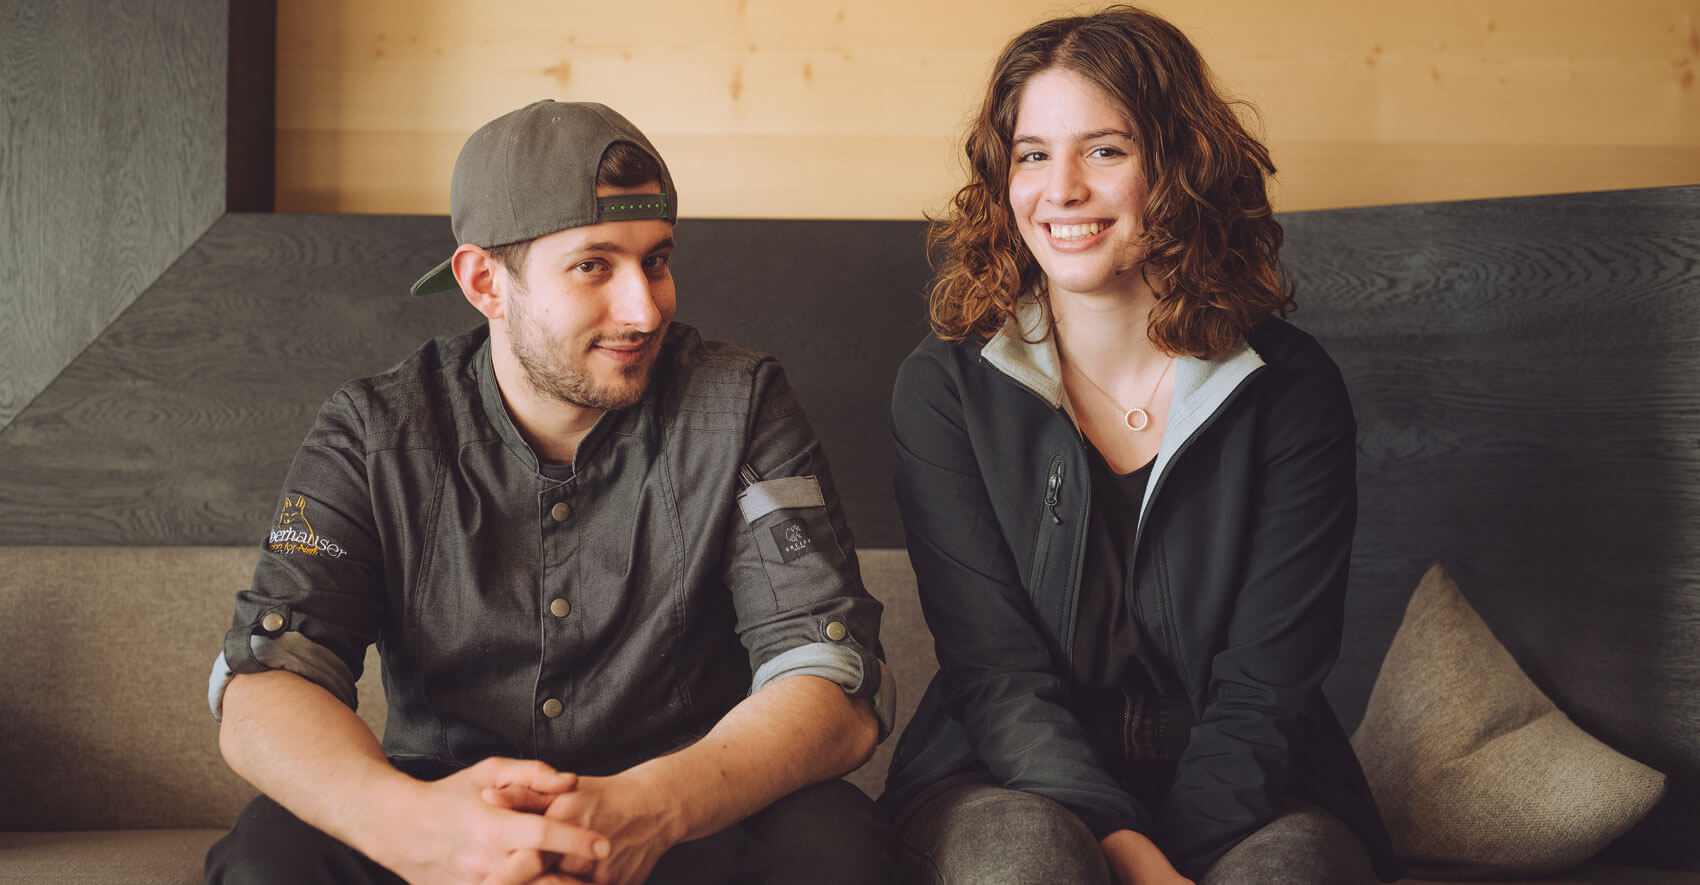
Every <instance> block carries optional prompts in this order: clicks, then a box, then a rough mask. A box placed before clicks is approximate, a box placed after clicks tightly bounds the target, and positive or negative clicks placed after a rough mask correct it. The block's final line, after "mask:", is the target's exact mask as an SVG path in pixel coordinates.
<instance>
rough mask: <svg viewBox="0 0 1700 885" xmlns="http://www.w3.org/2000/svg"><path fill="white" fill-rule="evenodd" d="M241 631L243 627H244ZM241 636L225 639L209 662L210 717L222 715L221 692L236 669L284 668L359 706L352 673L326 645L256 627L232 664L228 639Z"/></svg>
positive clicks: (352, 705) (339, 698)
mask: <svg viewBox="0 0 1700 885" xmlns="http://www.w3.org/2000/svg"><path fill="white" fill-rule="evenodd" d="M244 632H245V631H244ZM241 638H242V637H241V636H239V635H233V636H231V637H228V638H227V639H226V644H225V651H224V652H222V653H220V654H219V656H218V660H216V661H214V662H213V668H212V675H211V676H210V677H209V678H208V680H207V705H208V706H209V707H211V708H212V715H213V719H215V720H219V721H222V720H223V717H224V692H225V689H226V688H228V687H229V685H230V680H231V679H233V678H235V677H236V674H238V673H260V672H263V671H266V670H288V671H289V672H291V673H294V674H295V675H297V676H300V677H301V678H303V679H306V680H308V681H309V682H313V683H315V684H317V685H319V686H320V687H321V688H323V689H325V690H326V691H328V692H330V693H331V695H332V696H334V697H335V698H336V699H337V700H339V701H341V702H343V704H345V705H347V706H348V708H349V709H350V710H353V709H355V708H357V707H358V706H359V695H358V694H356V692H355V688H354V674H353V673H351V672H349V669H348V666H347V665H346V664H344V663H343V662H342V659H341V658H339V657H337V656H336V655H335V654H334V653H333V652H332V651H331V650H330V649H328V648H325V647H324V646H322V645H320V644H318V643H316V642H314V641H313V640H311V639H308V638H307V637H306V636H303V635H301V634H300V633H280V634H278V635H276V636H269V635H267V634H265V633H262V632H260V631H253V632H251V633H249V634H248V635H247V637H246V638H247V640H248V641H247V648H246V649H243V650H245V651H247V652H248V654H247V655H244V656H240V657H239V658H238V660H237V662H236V664H235V665H234V666H233V665H232V664H231V661H230V642H231V641H232V640H234V641H237V642H240V640H241Z"/></svg>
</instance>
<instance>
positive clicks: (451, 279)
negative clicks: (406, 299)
mask: <svg viewBox="0 0 1700 885" xmlns="http://www.w3.org/2000/svg"><path fill="white" fill-rule="evenodd" d="M453 264H454V258H453V257H452V256H451V257H449V258H446V259H444V260H443V263H442V264H439V265H437V266H436V267H433V268H431V271H430V273H427V274H425V275H424V276H422V277H420V278H419V279H418V280H417V281H415V282H414V284H413V286H412V287H411V288H410V289H409V291H411V292H412V293H413V294H415V295H435V294H437V293H438V292H447V291H449V290H450V289H458V288H460V283H458V282H456V281H455V270H454V267H453Z"/></svg>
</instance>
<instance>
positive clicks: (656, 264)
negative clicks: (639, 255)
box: [643, 255, 673, 270]
mask: <svg viewBox="0 0 1700 885" xmlns="http://www.w3.org/2000/svg"><path fill="white" fill-rule="evenodd" d="M672 264H673V257H672V256H671V255H651V256H649V257H648V258H645V259H644V260H643V266H644V267H648V268H653V269H657V270H659V269H660V268H663V267H669V266H671V265H672Z"/></svg>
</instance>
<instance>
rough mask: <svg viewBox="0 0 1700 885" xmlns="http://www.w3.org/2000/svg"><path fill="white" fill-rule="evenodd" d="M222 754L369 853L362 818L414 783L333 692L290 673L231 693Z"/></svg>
mask: <svg viewBox="0 0 1700 885" xmlns="http://www.w3.org/2000/svg"><path fill="white" fill-rule="evenodd" d="M218 737H219V749H220V750H221V751H222V752H223V753H224V758H225V761H227V762H229V763H230V767H231V768H232V769H234V770H235V771H236V773H237V774H239V775H241V776H242V777H243V778H244V779H246V780H247V781H248V782H249V783H251V784H253V785H254V786H255V787H256V788H258V789H259V790H260V792H262V793H265V794H266V795H267V796H270V797H272V798H273V799H274V800H276V801H277V803H278V804H279V805H282V806H283V807H285V808H287V809H289V810H290V811H291V812H292V813H294V814H295V816H297V817H299V818H301V819H302V820H304V821H306V822H308V823H310V824H312V825H313V826H315V827H318V828H319V829H321V830H324V831H325V832H326V833H329V834H330V835H332V836H335V837H336V838H337V839H339V840H341V841H343V842H345V843H347V844H349V845H353V846H354V847H355V848H357V849H360V850H362V851H367V850H368V849H369V847H370V846H367V845H363V844H361V841H362V839H361V834H360V833H359V832H358V830H359V824H360V822H362V821H370V820H372V817H370V816H368V815H367V814H366V813H363V812H362V808H371V807H373V806H374V805H377V804H381V803H382V802H383V801H384V800H385V799H386V798H387V797H390V796H394V795H395V794H396V793H398V792H399V791H402V790H405V789H406V788H407V787H408V786H409V785H411V784H412V783H413V780H412V778H409V777H408V776H407V775H405V774H403V773H401V772H400V771H397V770H396V769H395V768H394V767H393V766H392V765H390V763H389V760H388V759H386V758H385V757H384V752H383V748H382V747H380V746H379V745H378V740H377V738H376V737H374V736H373V734H372V730H371V729H370V728H368V727H367V726H366V723H365V722H364V721H362V720H361V719H360V717H359V716H356V715H355V714H354V711H353V710H350V709H349V708H348V707H346V706H344V705H343V704H342V703H341V702H340V701H338V700H337V699H336V698H334V697H332V696H331V694H330V692H328V691H325V690H324V689H323V688H320V687H319V686H318V685H315V684H314V683H312V682H309V681H307V680H306V679H303V678H301V677H300V676H297V675H295V674H294V673H290V672H287V671H284V670H270V671H267V672H264V673H251V674H245V675H241V676H237V677H236V678H235V679H233V680H232V681H231V683H230V686H229V687H228V688H227V689H226V690H225V695H224V716H223V724H222V725H221V726H220V728H219V735H218Z"/></svg>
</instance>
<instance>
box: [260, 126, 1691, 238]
mask: <svg viewBox="0 0 1700 885" xmlns="http://www.w3.org/2000/svg"><path fill="white" fill-rule="evenodd" d="M655 140H656V143H657V146H658V147H659V148H660V150H661V151H662V153H663V154H664V155H666V156H667V157H668V162H669V163H670V164H671V167H672V170H673V174H674V179H675V180H676V181H677V183H678V186H679V193H680V194H681V209H680V211H681V212H682V213H683V214H684V215H685V216H686V217H690V218H743V217H749V218H856V219H905V218H907V219H918V218H921V217H922V216H923V215H924V214H926V213H933V214H936V213H938V212H939V211H941V210H942V209H943V207H944V205H945V202H946V201H947V200H948V199H949V197H950V195H951V194H952V193H954V192H955V188H956V187H957V186H958V185H959V178H960V175H959V173H958V171H957V170H958V169H959V168H960V165H959V163H958V161H957V157H956V154H957V151H958V148H957V146H956V143H955V140H954V139H953V138H950V137H948V136H939V137H936V138H931V139H929V138H924V137H898V136H891V137H874V136H868V137H862V138H855V137H826V136H783V135H772V136H764V135H746V136H708V135H675V134H660V135H656V136H655ZM460 142H461V138H460V137H459V136H458V135H454V134H444V133H431V132H407V133H383V134H372V133H342V134H335V133H312V132H287V131H286V132H280V133H279V141H278V178H279V179H280V180H282V179H285V178H288V179H290V180H293V181H296V182H298V183H300V184H298V185H297V186H296V188H295V189H294V190H293V191H291V192H288V193H282V192H280V193H279V195H278V196H279V202H278V211H280V212H356V213H380V214H381V213H388V212H396V213H405V214H436V215H443V214H447V213H448V211H449V205H448V185H449V174H450V171H451V170H452V169H453V167H454V157H455V154H456V152H458V151H459V150H460ZM1272 149H1273V151H1274V156H1275V163H1276V166H1277V167H1278V168H1279V169H1280V173H1279V175H1278V176H1277V178H1276V181H1275V184H1274V187H1273V190H1272V194H1273V198H1274V200H1275V203H1276V206H1277V208H1279V209H1281V210H1283V211H1299V210H1308V209H1329V208H1339V207H1343V206H1370V205H1388V204H1393V203H1413V202H1422V201H1425V200H1427V199H1429V198H1430V196H1436V195H1437V196H1438V197H1440V198H1443V199H1447V200H1468V199H1484V198H1489V197H1506V196H1520V195H1526V194H1529V193H1533V192H1537V191H1549V192H1553V193H1571V192H1577V191H1596V190H1617V189H1625V188H1638V187H1657V186H1661V185H1664V184H1667V183H1669V182H1671V181H1683V180H1687V181H1700V145H1692V146H1674V147H1672V146H1662V145H1588V144H1581V145H1565V144H1557V145H1554V144H1507V145H1496V144H1488V145H1481V144H1467V143H1451V142H1410V143H1405V142H1376V141H1367V140H1366V141H1351V140H1320V141H1290V142H1289V141H1275V142H1273V143H1272ZM327 158H335V160H336V162H331V161H330V160H329V159H327ZM308 164H318V165H308ZM285 197H287V199H285Z"/></svg>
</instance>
